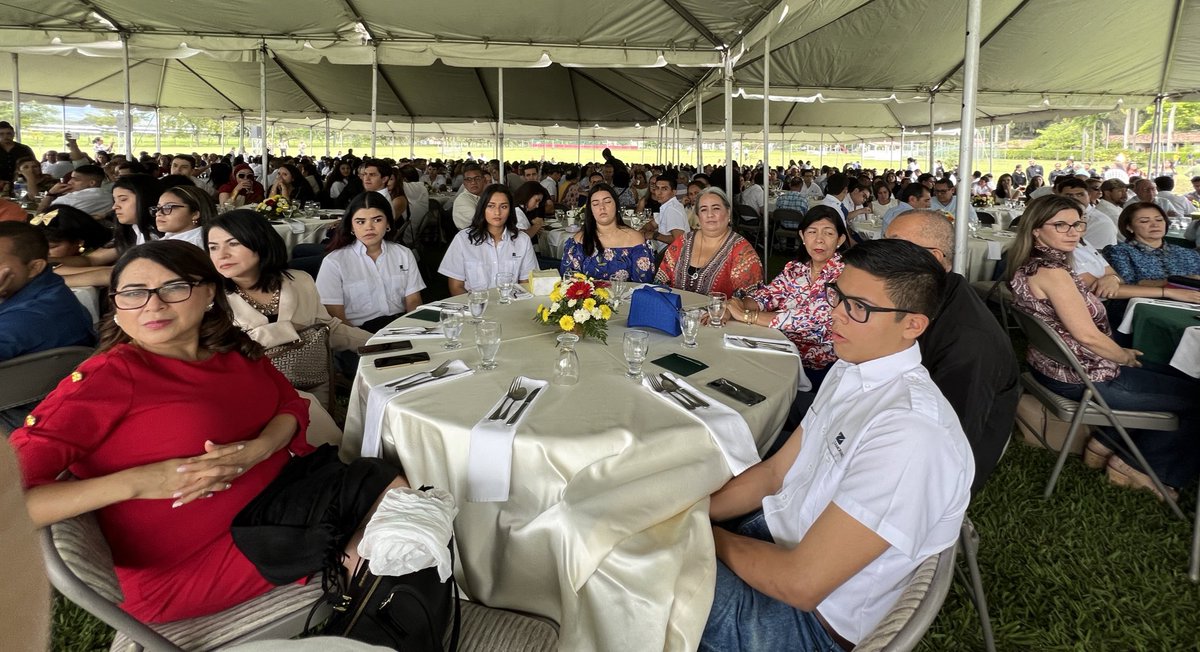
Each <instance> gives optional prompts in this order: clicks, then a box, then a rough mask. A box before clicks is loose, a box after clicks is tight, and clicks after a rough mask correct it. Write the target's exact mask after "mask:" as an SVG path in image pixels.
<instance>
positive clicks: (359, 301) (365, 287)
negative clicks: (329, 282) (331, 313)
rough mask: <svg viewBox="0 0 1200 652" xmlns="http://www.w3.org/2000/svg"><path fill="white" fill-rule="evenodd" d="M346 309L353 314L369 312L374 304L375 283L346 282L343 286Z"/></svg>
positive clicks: (361, 281) (362, 281) (366, 281)
mask: <svg viewBox="0 0 1200 652" xmlns="http://www.w3.org/2000/svg"><path fill="white" fill-rule="evenodd" d="M342 287H343V292H344V293H345V299H346V309H347V310H348V311H353V312H369V311H370V310H371V309H372V306H373V304H374V302H375V299H374V296H375V282H374V281H370V280H359V281H348V282H347V283H345V284H344V285H343V286H342Z"/></svg>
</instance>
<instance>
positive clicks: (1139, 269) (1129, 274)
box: [1104, 240, 1200, 283]
mask: <svg viewBox="0 0 1200 652" xmlns="http://www.w3.org/2000/svg"><path fill="white" fill-rule="evenodd" d="M1104 257H1105V258H1107V259H1108V264H1109V265H1112V268H1113V271H1114V272H1116V273H1117V274H1118V275H1119V276H1120V277H1121V280H1123V281H1125V282H1126V283H1137V282H1138V281H1160V280H1164V279H1166V278H1167V277H1168V276H1191V275H1194V274H1200V252H1197V251H1196V250H1195V249H1185V248H1183V247H1180V246H1177V245H1173V244H1166V243H1164V244H1163V245H1162V246H1161V247H1159V248H1157V249H1155V248H1153V247H1150V246H1148V245H1145V244H1142V243H1141V242H1138V241H1137V240H1129V241H1127V242H1118V243H1117V244H1115V245H1113V246H1111V247H1109V248H1107V249H1105V250H1104Z"/></svg>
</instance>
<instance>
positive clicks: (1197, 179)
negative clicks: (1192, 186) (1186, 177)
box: [1192, 177, 1200, 183]
mask: <svg viewBox="0 0 1200 652" xmlns="http://www.w3.org/2000/svg"><path fill="white" fill-rule="evenodd" d="M1197 181H1200V177H1192V183H1196V182H1197Z"/></svg>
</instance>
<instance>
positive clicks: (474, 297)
mask: <svg viewBox="0 0 1200 652" xmlns="http://www.w3.org/2000/svg"><path fill="white" fill-rule="evenodd" d="M490 294H491V293H490V291H488V290H474V291H472V292H471V293H470V294H469V295H467V306H468V307H469V308H470V309H471V323H472V324H478V323H479V322H480V321H481V319H482V317H483V311H485V310H487V304H488V297H489V295H490Z"/></svg>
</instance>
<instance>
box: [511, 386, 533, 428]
mask: <svg viewBox="0 0 1200 652" xmlns="http://www.w3.org/2000/svg"><path fill="white" fill-rule="evenodd" d="M540 391H542V388H541V387H538V388H537V389H534V390H533V391H532V392H530V393H529V397H528V398H526V399H525V402H524V403H521V407H519V408H517V413H516V414H514V415H512V417H511V418H509V420H508V421H505V422H504V425H506V426H511V425H513V424H514V423H516V422H517V419H520V418H521V414H522V413H523V412H525V408H527V407H529V404H530V403H532V402H533V399H535V398H537V395H538V392H540Z"/></svg>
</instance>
